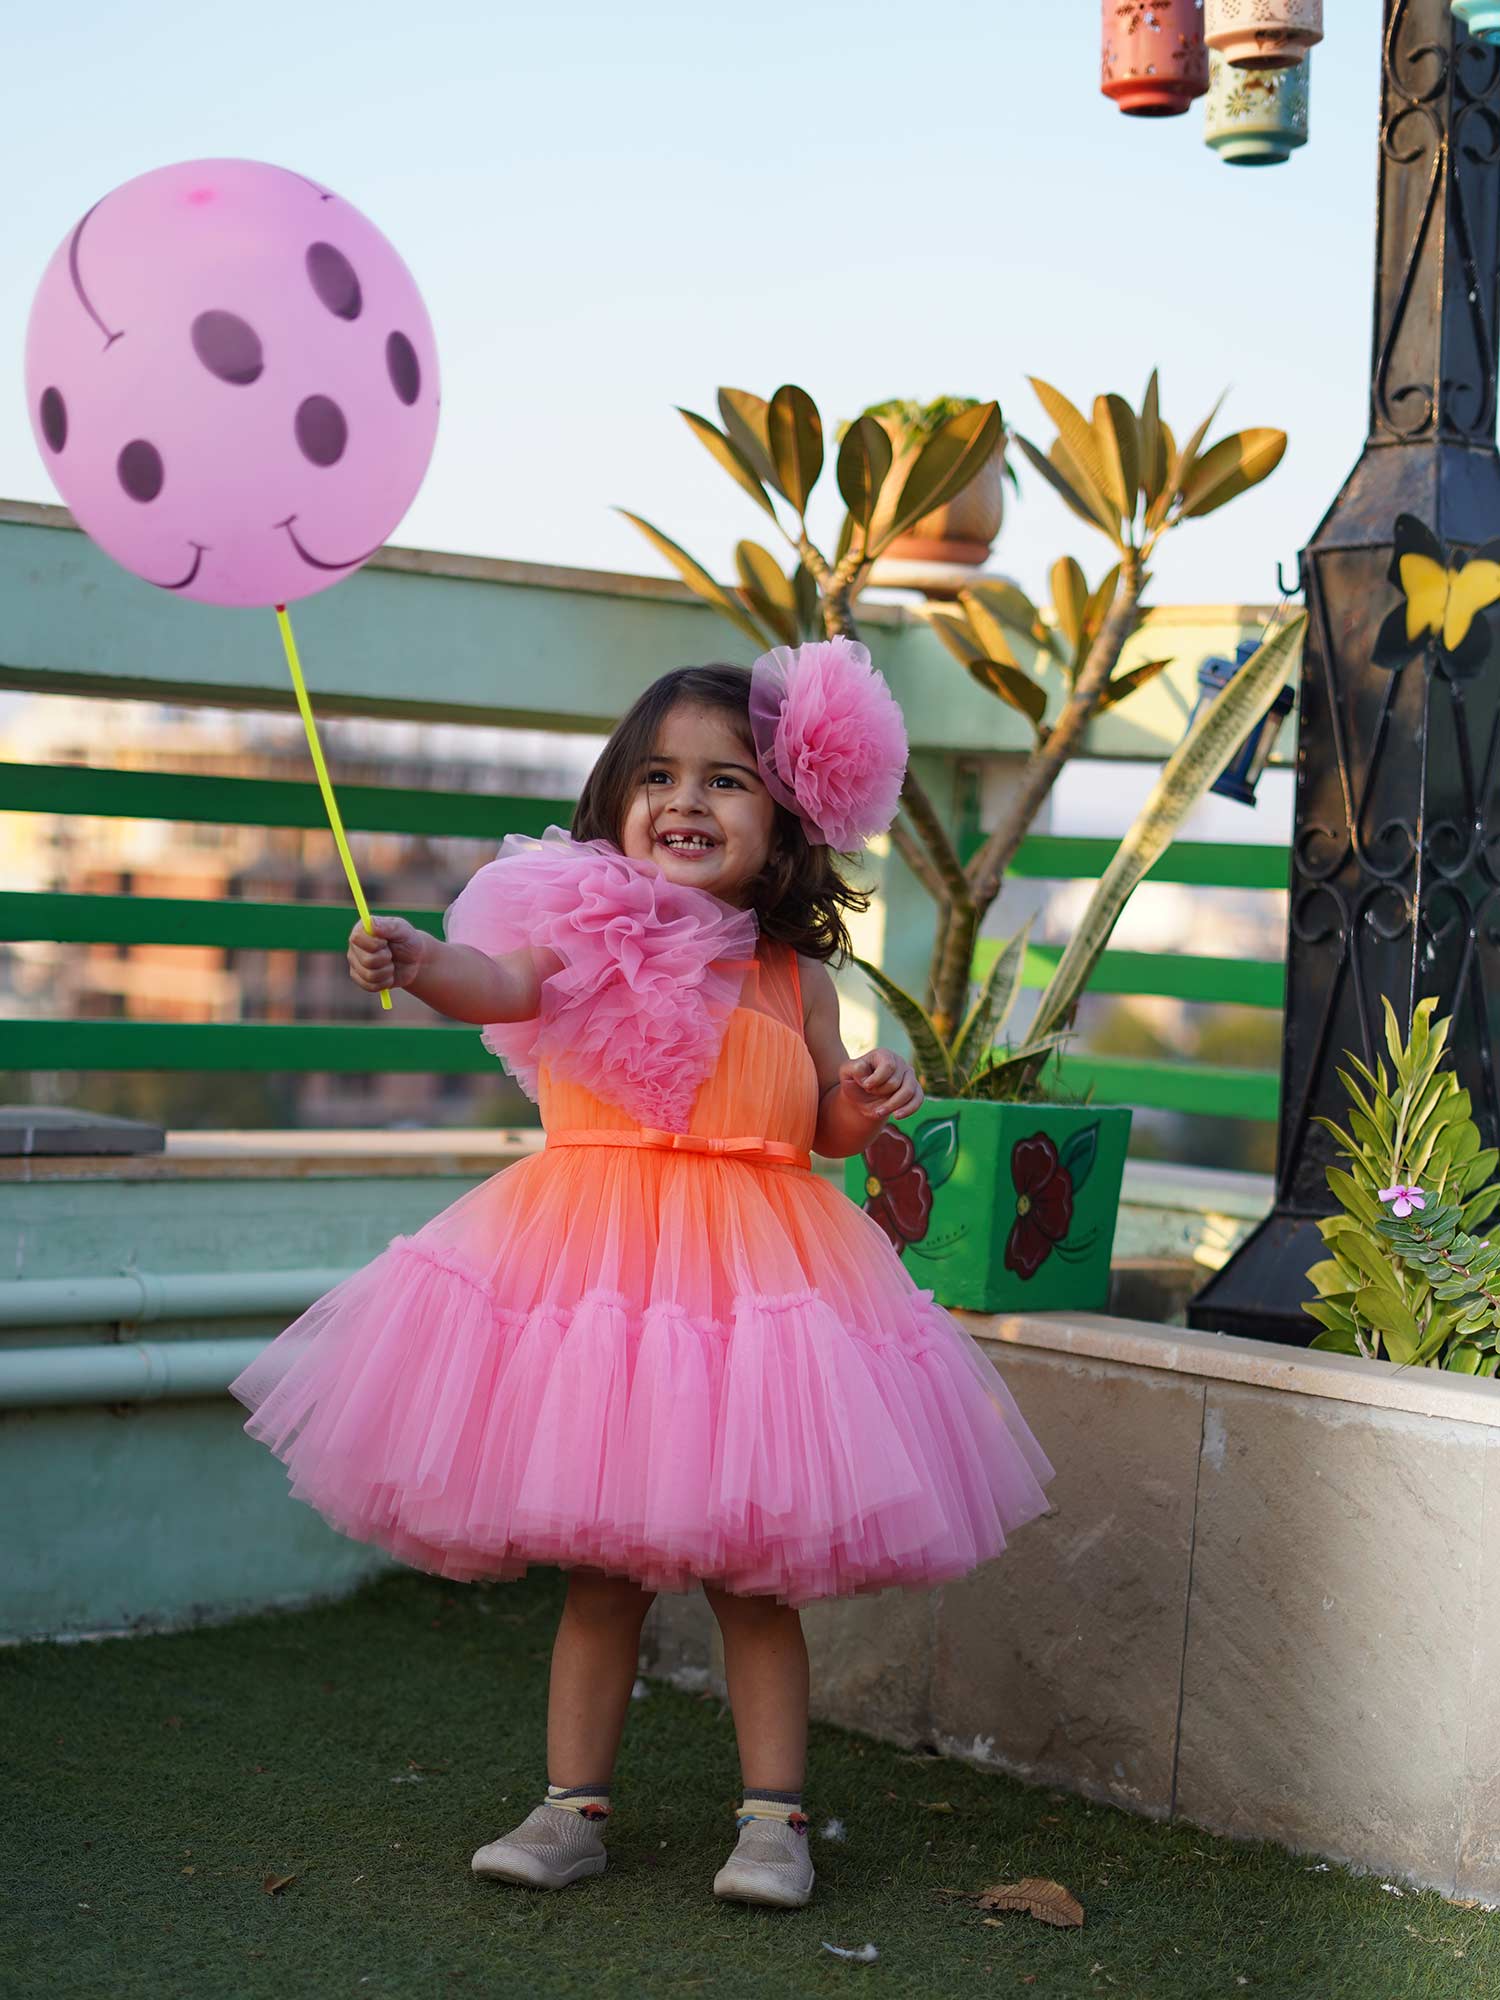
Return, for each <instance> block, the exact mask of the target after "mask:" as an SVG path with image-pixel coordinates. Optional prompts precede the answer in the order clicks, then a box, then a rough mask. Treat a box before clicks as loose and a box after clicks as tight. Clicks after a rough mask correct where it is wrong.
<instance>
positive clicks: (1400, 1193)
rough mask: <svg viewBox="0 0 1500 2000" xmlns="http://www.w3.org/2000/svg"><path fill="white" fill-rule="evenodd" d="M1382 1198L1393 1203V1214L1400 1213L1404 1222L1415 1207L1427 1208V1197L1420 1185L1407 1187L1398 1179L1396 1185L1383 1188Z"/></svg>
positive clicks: (1381, 1191)
mask: <svg viewBox="0 0 1500 2000" xmlns="http://www.w3.org/2000/svg"><path fill="white" fill-rule="evenodd" d="M1380 1199H1381V1200H1382V1201H1388V1202H1389V1203H1390V1204H1391V1213H1392V1215H1398V1216H1400V1218H1401V1219H1402V1221H1403V1222H1404V1221H1405V1220H1406V1218H1407V1216H1408V1215H1410V1214H1411V1212H1412V1210H1413V1209H1414V1208H1426V1206H1427V1197H1426V1195H1425V1194H1423V1192H1422V1190H1421V1189H1420V1188H1419V1187H1407V1186H1405V1185H1404V1184H1403V1183H1402V1182H1401V1181H1397V1182H1396V1184H1395V1186H1394V1187H1388V1188H1381V1190H1380Z"/></svg>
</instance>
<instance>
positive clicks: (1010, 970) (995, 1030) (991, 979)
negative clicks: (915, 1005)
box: [953, 923, 1031, 1078]
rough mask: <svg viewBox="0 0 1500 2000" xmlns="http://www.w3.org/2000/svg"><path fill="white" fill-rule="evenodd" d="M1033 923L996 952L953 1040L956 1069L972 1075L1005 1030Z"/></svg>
mask: <svg viewBox="0 0 1500 2000" xmlns="http://www.w3.org/2000/svg"><path fill="white" fill-rule="evenodd" d="M1030 936H1031V925H1030V924H1029V923H1028V924H1027V925H1026V927H1025V929H1024V930H1022V931H1019V932H1018V933H1017V934H1016V936H1015V937H1013V938H1012V939H1011V940H1010V942H1009V943H1008V944H1007V945H1006V946H1005V947H1004V949H1003V950H1001V951H998V952H996V954H995V962H994V964H993V965H992V966H991V967H990V969H989V971H988V972H987V973H986V974H985V976H984V982H983V984H982V985H981V986H980V989H979V992H978V993H977V995H976V996H975V999H974V1004H973V1006H972V1007H971V1008H970V1009H969V1011H968V1014H967V1015H966V1016H965V1018H964V1023H963V1026H962V1027H961V1028H960V1029H959V1031H958V1034H957V1036H956V1037H955V1039H954V1043H953V1071H954V1075H955V1076H956V1077H959V1078H968V1077H969V1076H971V1075H972V1073H973V1071H974V1070H975V1069H976V1068H977V1067H978V1065H979V1063H980V1061H981V1059H982V1058H983V1056H984V1055H985V1053H986V1052H987V1051H988V1049H989V1047H990V1044H991V1043H992V1042H993V1041H994V1039H995V1037H996V1036H997V1035H999V1034H1001V1033H1003V1032H1004V1028H1005V1023H1006V1022H1007V1021H1008V1020H1009V1019H1010V1013H1011V1009H1012V1008H1013V1007H1014V1006H1015V1004H1016V995H1017V993H1018V992H1019V991H1020V986H1021V971H1022V968H1023V966H1024V965H1025V963H1026V946H1027V942H1028V940H1029V939H1030Z"/></svg>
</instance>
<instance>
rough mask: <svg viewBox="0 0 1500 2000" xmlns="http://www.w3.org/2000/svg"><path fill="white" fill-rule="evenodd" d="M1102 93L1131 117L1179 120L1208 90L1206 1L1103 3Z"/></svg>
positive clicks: (1107, 0) (1111, 0)
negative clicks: (1205, 41) (1193, 102)
mask: <svg viewBox="0 0 1500 2000" xmlns="http://www.w3.org/2000/svg"><path fill="white" fill-rule="evenodd" d="M1099 88H1100V89H1101V90H1102V91H1103V93H1104V95H1105V96H1106V97H1108V98H1112V99H1113V101H1114V102H1115V103H1116V104H1118V105H1119V107H1120V109H1121V110H1122V111H1124V112H1126V113H1127V114H1128V115H1129V116H1130V117H1132V118H1177V117H1180V116H1181V114H1182V113H1183V112H1184V111H1186V110H1187V108H1188V106H1189V105H1190V104H1191V103H1192V101H1193V99H1194V98H1195V97H1201V96H1202V95H1203V93H1204V91H1205V90H1207V88H1208V49H1207V46H1206V44H1205V43H1204V40H1203V0H1104V47H1103V59H1102V62H1101V64H1100V75H1099Z"/></svg>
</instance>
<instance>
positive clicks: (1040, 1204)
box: [1005, 1124, 1099, 1279]
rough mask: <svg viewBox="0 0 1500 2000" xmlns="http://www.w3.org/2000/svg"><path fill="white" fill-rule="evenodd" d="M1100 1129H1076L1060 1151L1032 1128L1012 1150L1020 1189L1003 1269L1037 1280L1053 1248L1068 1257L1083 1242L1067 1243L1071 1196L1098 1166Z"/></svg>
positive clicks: (1012, 1174) (1013, 1174)
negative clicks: (1094, 1166)
mask: <svg viewBox="0 0 1500 2000" xmlns="http://www.w3.org/2000/svg"><path fill="white" fill-rule="evenodd" d="M1098 1150H1099V1127H1098V1125H1097V1124H1093V1125H1087V1126H1085V1127H1084V1128H1083V1129H1082V1130H1081V1131H1079V1132H1075V1133H1074V1134H1073V1136H1072V1138H1071V1139H1069V1141H1068V1142H1067V1144H1066V1145H1065V1146H1064V1147H1063V1149H1062V1151H1061V1152H1059V1151H1058V1149H1057V1147H1056V1145H1055V1144H1054V1142H1053V1141H1052V1140H1051V1139H1049V1138H1048V1137H1047V1135H1046V1133H1045V1132H1034V1133H1033V1134H1032V1136H1031V1137H1030V1138H1029V1139H1020V1140H1018V1141H1017V1142H1016V1144H1015V1146H1014V1147H1013V1148H1012V1151H1011V1156H1010V1177H1011V1179H1012V1180H1013V1181H1014V1182H1015V1188H1016V1220H1015V1224H1014V1226H1013V1227H1012V1229H1011V1232H1010V1240H1009V1241H1008V1242H1007V1244H1006V1246H1005V1268H1006V1269H1007V1270H1008V1271H1014V1272H1015V1274H1016V1276H1017V1277H1018V1278H1023V1279H1024V1278H1034V1277H1035V1276H1036V1274H1037V1272H1038V1271H1039V1270H1040V1269H1041V1268H1042V1266H1043V1264H1045V1263H1046V1261H1047V1259H1048V1258H1049V1257H1050V1256H1051V1255H1052V1252H1053V1251H1054V1250H1058V1251H1059V1254H1060V1255H1062V1256H1064V1257H1068V1256H1069V1254H1070V1250H1072V1251H1074V1254H1078V1253H1081V1251H1082V1248H1083V1246H1081V1245H1080V1246H1076V1249H1075V1246H1069V1249H1066V1250H1065V1249H1062V1248H1061V1246H1062V1245H1063V1244H1065V1243H1066V1242H1067V1237H1068V1231H1069V1230H1070V1229H1071V1228H1072V1226H1073V1199H1074V1196H1075V1195H1076V1194H1077V1192H1078V1190H1079V1188H1080V1187H1082V1185H1083V1183H1084V1181H1085V1180H1087V1178H1088V1174H1089V1169H1090V1168H1091V1167H1092V1166H1093V1164H1094V1155H1095V1154H1096V1153H1097V1152H1098Z"/></svg>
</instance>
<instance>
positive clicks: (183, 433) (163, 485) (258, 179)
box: [26, 160, 438, 605]
mask: <svg viewBox="0 0 1500 2000" xmlns="http://www.w3.org/2000/svg"><path fill="white" fill-rule="evenodd" d="M26 393H27V401H28V403H29V405H30V410H31V421H32V427H33V429H34V431H35V433H36V440H37V447H38V449H39V451H40V452H41V454H42V457H43V460H44V461H45V463H46V466H47V469H48V471H49V472H50V473H51V475H52V478H53V481H54V483H55V484H56V486H57V488H58V491H59V492H60V493H61V494H62V497H63V499H64V500H65V501H66V502H67V504H68V506H69V507H70V508H71V509H72V512H73V515H74V517H75V519H76V520H77V521H78V524H79V526H80V527H82V528H83V529H85V530H86V532H87V533H88V534H90V535H92V536H93V538H94V540H95V541H96V542H98V543H99V544H100V546H101V547H102V548H104V549H105V550H107V552H108V553H109V554H110V555H111V556H113V557H114V559H115V561H116V562H118V563H121V564H123V565H124V567H125V568H126V569H129V570H133V571H134V572H135V573H136V575H137V576H141V577H144V578H145V579H146V581H147V582H148V583H154V584H156V585H157V586H158V587H159V588H160V589H162V590H167V591H173V592H176V593H177V594H179V595H181V596H183V597H196V598H199V599H201V600H202V601H203V602H204V603H208V604H238V605H272V604H287V603H290V602H292V601H293V600H294V599H296V598H299V597H307V596H310V595H311V594H312V593H313V592H314V591H318V590H326V589H327V588H328V586H329V585H330V584H332V583H337V582H338V581H339V579H340V578H341V577H345V576H348V575H349V573H350V572H351V571H352V570H355V569H357V568H358V567H359V565H360V564H361V563H362V562H364V561H366V560H367V559H368V558H369V557H370V556H372V555H373V554H374V553H375V551H376V550H377V549H378V548H379V547H380V545H381V544H382V543H383V542H384V541H385V540H386V539H387V537H388V536H389V535H390V534H391V532H392V531H393V530H394V528H395V527H396V525H397V523H398V522H399V521H400V520H401V517H402V516H403V515H404V514H405V512H406V510H407V508H408V507H409V506H410V505H411V503H412V500H413V499H414V498H415V497H416V492H417V489H418V487H419V486H420V485H421V483H422V479H423V475H424V474H425V473H426V470H427V465H428V461H429V460H430V458H431V456H432V447H433V441H434V438H435V436H436V433H437V419H438V369H437V351H436V348H435V345H434V342H433V336H432V327H431V324H430V323H429V321H428V318H427V312H426V308H425V307H424V306H423V304H422V299H421V295H420V294H419V292H418V291H417V287H416V284H415V282H414V281H413V279H412V275H411V273H410V272H409V271H408V270H407V268H406V266H405V264H404V263H402V261H401V259H400V257H398V256H397V254H396V252H395V250H394V249H393V248H392V247H391V245H390V244H389V243H388V242H387V241H386V239H385V237H384V236H382V235H381V233H380V231H379V230H378V229H376V228H375V226H374V224H373V223H371V222H369V221H368V220H367V219H366V218H365V217H364V216H363V215H361V214H360V212H359V211H358V209H356V208H351V207H350V205H349V203H348V202H346V201H343V200H341V199H340V198H339V197H338V196H337V195H335V194H333V193H331V192H330V191H329V190H328V189H326V188H324V187H321V186H320V185H318V183H316V182H314V181H310V180H305V179H304V178H303V177H302V176H301V175H300V174H294V173H289V172H287V171H286V170H285V169H283V168H281V167H273V166H265V165H262V164H261V163H259V162H258V161H254V160H192V161H187V162H184V163H183V164H181V165H178V166H171V167H159V168H157V169H156V170H155V171H154V172H152V173H147V174H142V175H140V176H139V177H138V178H137V179H135V180H132V181H126V182H125V183H124V185H123V186H121V187H118V188H116V189H115V191H114V192H113V193H112V194H108V195H106V196H105V197H104V199H103V200H102V201H100V202H98V203H96V205H95V206H94V207H93V208H91V209H90V210H89V211H88V213H87V214H86V215H85V216H84V217H83V219H82V221H81V222H79V223H78V224H77V225H76V226H75V227H74V228H73V229H71V230H70V231H69V233H68V235H67V237H66V239H65V240H64V241H63V242H62V243H61V244H60V245H59V246H58V249H57V253H56V255H55V256H54V257H53V259H52V261H51V263H50V264H49V265H48V266H47V269H46V272H45V273H44V275H43V278H42V282H41V285H40V286H39V288H38V290H37V295H36V300H35V303H34V305H33V306H32V311H31V322H30V326H29V328H28V332H27V341H26Z"/></svg>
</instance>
